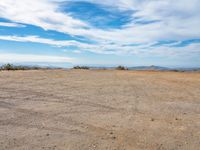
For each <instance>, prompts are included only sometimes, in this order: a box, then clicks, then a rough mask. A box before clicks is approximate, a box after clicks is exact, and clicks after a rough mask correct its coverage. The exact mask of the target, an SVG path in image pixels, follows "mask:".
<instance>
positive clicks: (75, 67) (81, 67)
mask: <svg viewBox="0 0 200 150" xmlns="http://www.w3.org/2000/svg"><path fill="white" fill-rule="evenodd" d="M73 69H84V70H88V69H90V68H89V67H87V66H74V67H73Z"/></svg>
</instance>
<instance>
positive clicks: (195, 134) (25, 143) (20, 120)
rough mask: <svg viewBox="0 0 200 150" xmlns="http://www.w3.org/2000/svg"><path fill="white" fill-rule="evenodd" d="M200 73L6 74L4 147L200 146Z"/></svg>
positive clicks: (1, 118)
mask: <svg viewBox="0 0 200 150" xmlns="http://www.w3.org/2000/svg"><path fill="white" fill-rule="evenodd" d="M199 146H200V73H176V72H153V71H98V70H96V71H94V70H93V71H85V70H69V71H64V70H46V71H45V70H39V71H10V72H9V71H2V72H0V150H197V149H199Z"/></svg>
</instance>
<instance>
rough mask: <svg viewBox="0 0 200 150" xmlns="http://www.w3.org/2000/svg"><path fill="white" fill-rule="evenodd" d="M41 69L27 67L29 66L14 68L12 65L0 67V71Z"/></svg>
mask: <svg viewBox="0 0 200 150" xmlns="http://www.w3.org/2000/svg"><path fill="white" fill-rule="evenodd" d="M38 69H42V68H40V67H34V66H33V67H29V66H14V65H12V64H9V63H8V64H5V65H3V66H2V67H0V70H8V71H9V70H38Z"/></svg>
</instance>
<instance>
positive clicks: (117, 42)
mask: <svg viewBox="0 0 200 150" xmlns="http://www.w3.org/2000/svg"><path fill="white" fill-rule="evenodd" d="M63 1H64V0H1V1H0V17H3V18H6V19H9V20H12V21H14V22H19V23H24V24H31V25H35V26H39V27H41V28H43V29H45V30H55V31H59V32H63V33H67V34H70V35H80V36H83V37H86V38H88V39H91V40H94V41H96V42H97V44H96V45H90V44H84V43H80V42H76V41H55V40H51V39H44V38H39V37H37V36H27V37H17V36H7V37H5V36H4V37H2V36H1V37H0V38H1V39H4V40H15V41H24V42H26V41H27V42H38V43H44V44H50V45H54V46H70V45H76V46H77V47H79V48H80V49H82V50H89V51H92V52H96V53H107V54H113V53H115V54H121V53H128V52H131V53H133V52H134V53H140V51H141V53H143V49H144V47H148V45H149V44H150V45H151V43H154V42H156V41H160V40H178V41H180V40H187V39H192V38H199V37H200V28H199V24H200V9H199V8H200V2H199V0H176V1H174V0H165V1H164V0H104V1H102V0H82V1H88V2H92V3H98V4H102V5H107V6H109V7H116V8H118V9H120V10H136V11H137V12H135V13H133V14H132V22H131V23H129V24H127V25H126V26H125V27H124V28H122V29H112V30H111V29H110V30H102V29H97V28H95V27H92V26H91V25H90V24H88V23H86V22H83V21H81V20H78V19H75V18H73V17H71V16H70V14H68V13H64V12H62V11H60V3H58V2H63ZM65 1H67V0H65ZM30 6H31V7H30ZM66 7H67V6H66ZM83 15H84V14H83ZM135 17H139V18H140V20H159V21H158V22H155V23H152V24H135V22H134V18H135ZM109 43H112V44H109ZM135 43H138V44H142V45H143V46H140V47H132V46H122V45H124V44H135ZM162 48H163V47H160V50H161V51H162ZM189 48H190V47H189ZM150 49H152V48H150ZM174 49H175V48H174ZM145 52H146V53H148V51H145Z"/></svg>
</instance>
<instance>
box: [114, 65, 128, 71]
mask: <svg viewBox="0 0 200 150" xmlns="http://www.w3.org/2000/svg"><path fill="white" fill-rule="evenodd" d="M115 69H116V70H128V68H126V67H124V66H118V67H116V68H115Z"/></svg>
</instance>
